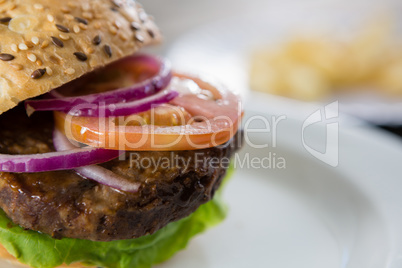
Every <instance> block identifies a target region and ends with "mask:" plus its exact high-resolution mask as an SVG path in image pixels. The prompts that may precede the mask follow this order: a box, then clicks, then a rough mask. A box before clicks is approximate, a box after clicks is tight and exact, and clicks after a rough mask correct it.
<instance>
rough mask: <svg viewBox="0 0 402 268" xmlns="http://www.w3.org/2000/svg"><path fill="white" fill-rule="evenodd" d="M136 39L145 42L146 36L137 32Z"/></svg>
mask: <svg viewBox="0 0 402 268" xmlns="http://www.w3.org/2000/svg"><path fill="white" fill-rule="evenodd" d="M135 40H137V41H138V42H140V43H144V37H143V36H142V35H139V34H136V35H135Z"/></svg>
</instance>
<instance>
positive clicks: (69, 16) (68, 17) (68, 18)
mask: <svg viewBox="0 0 402 268" xmlns="http://www.w3.org/2000/svg"><path fill="white" fill-rule="evenodd" d="M64 18H66V19H67V20H73V19H74V16H73V15H71V14H64Z"/></svg>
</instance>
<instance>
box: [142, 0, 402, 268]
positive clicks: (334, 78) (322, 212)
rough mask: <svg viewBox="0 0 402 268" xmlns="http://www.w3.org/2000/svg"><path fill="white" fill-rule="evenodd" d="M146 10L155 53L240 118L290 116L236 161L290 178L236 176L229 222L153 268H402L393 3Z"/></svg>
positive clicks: (240, 171) (303, 0)
mask: <svg viewBox="0 0 402 268" xmlns="http://www.w3.org/2000/svg"><path fill="white" fill-rule="evenodd" d="M142 4H143V5H144V7H145V9H146V11H147V12H148V13H149V14H151V15H153V16H154V17H155V21H156V22H157V24H158V25H159V26H160V28H161V30H162V32H163V34H164V42H163V43H162V44H161V45H159V46H157V47H154V48H152V49H150V51H151V52H153V53H157V54H161V55H164V56H166V57H167V58H169V60H170V61H172V63H173V66H174V68H175V69H176V70H183V71H185V72H194V73H202V74H209V75H212V76H213V77H216V78H218V80H220V81H222V82H223V83H224V84H226V85H227V86H229V87H230V88H231V89H233V90H235V91H237V92H238V93H240V94H241V95H242V96H243V98H244V100H245V110H246V116H245V119H247V118H250V117H253V116H264V118H266V119H268V121H270V120H271V119H274V118H278V117H280V116H285V117H286V120H284V121H283V122H281V124H280V127H279V129H277V132H276V133H272V132H270V133H268V134H264V133H255V137H254V136H253V138H255V140H270V147H269V148H267V149H259V150H256V149H255V148H252V147H250V146H248V145H247V144H246V145H245V147H244V149H243V150H242V151H241V152H240V153H239V155H240V158H241V159H243V158H244V156H246V155H248V154H250V156H251V157H257V158H259V159H263V158H264V157H267V156H268V155H270V156H271V154H273V158H274V159H273V161H274V160H275V157H276V159H279V158H283V159H285V160H286V168H285V169H282V170H281V169H276V168H275V167H270V168H266V169H257V168H252V167H240V168H237V172H236V174H235V176H234V178H233V180H232V181H231V183H229V185H228V189H227V192H226V193H227V194H226V199H227V200H228V203H229V204H230V208H231V209H230V213H229V216H228V219H227V221H226V222H225V223H224V224H223V225H222V226H219V227H218V228H216V229H214V230H211V231H210V232H208V233H207V234H205V235H203V236H201V237H199V238H198V239H196V241H195V242H193V243H192V244H191V245H190V247H189V248H188V249H187V250H186V251H185V252H183V253H181V254H179V255H178V256H177V257H176V258H174V259H173V260H172V261H170V262H168V263H166V264H164V265H162V266H161V267H175V268H176V267H188V266H191V267H203V268H205V267H219V268H222V267H231V268H232V267H248V266H253V267H281V268H282V267H292V268H293V267H298V268H302V267H305V268H313V267H317V268H318V267H319V268H322V267H325V268H330V267H334V268H335V267H338V268H339V267H350V268H352V267H353V268H363V267H364V268H369V267H370V268H371V267H372V268H379V267H380V268H382V267H384V268H402V227H401V226H402V194H401V191H402V178H401V174H402V165H401V164H400V161H401V159H402V140H401V136H400V135H402V16H401V14H402V1H400V0H281V1H280V0H247V1H246V0H230V1H228V0H203V1H199V0H169V1H166V0H144V1H143V2H142ZM328 104H332V105H331V107H332V108H335V110H336V111H334V110H331V109H327V108H328V107H329V106H327V105H328ZM316 111H321V114H320V113H319V114H316V113H315V112H316ZM312 115H317V118H318V120H317V122H318V121H320V122H319V124H315V125H314V127H311V128H309V130H307V131H306V132H304V127H305V126H306V121H307V119H308V118H310V117H311V116H312ZM324 115H326V118H327V119H328V116H329V115H332V116H333V117H334V118H332V119H334V120H332V121H329V123H328V122H324V121H325V120H324V119H325V116H324ZM321 119H322V120H321ZM270 122H271V121H270ZM260 123H261V122H260ZM330 124H332V126H336V127H337V130H336V131H337V134H339V136H338V135H336V139H332V140H329V136H328V133H329V132H330V131H332V130H330V128H328V126H329V125H330ZM338 127H339V128H338ZM338 132H339V133H338ZM332 133H333V132H332ZM274 135H276V136H275V139H277V140H276V145H273V144H272V140H273V139H274ZM306 144H307V145H306ZM306 147H310V148H314V149H316V150H317V151H320V152H321V153H322V154H323V155H324V154H325V153H327V152H328V151H330V150H331V149H334V148H336V157H337V158H338V159H337V160H339V162H337V163H336V165H333V166H331V165H328V163H324V162H323V161H320V159H317V157H314V156H312V155H311V154H310V153H309V152H310V151H309V152H308V151H307V150H306ZM242 157H243V158H242ZM321 160H322V159H321Z"/></svg>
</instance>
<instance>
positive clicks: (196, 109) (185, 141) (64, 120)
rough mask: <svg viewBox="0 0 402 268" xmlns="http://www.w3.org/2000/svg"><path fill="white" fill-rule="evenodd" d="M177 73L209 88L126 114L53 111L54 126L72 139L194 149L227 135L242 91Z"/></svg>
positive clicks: (132, 147)
mask: <svg viewBox="0 0 402 268" xmlns="http://www.w3.org/2000/svg"><path fill="white" fill-rule="evenodd" d="M175 77H178V78H179V79H181V80H190V81H193V82H195V84H196V85H198V87H199V88H200V90H201V91H204V92H207V93H209V94H181V95H180V96H178V97H177V98H175V99H173V100H172V101H171V102H170V104H169V105H165V106H162V107H157V108H154V109H151V110H150V111H149V112H146V113H142V114H135V115H131V116H128V117H108V118H97V117H78V116H73V115H70V114H65V113H62V112H54V117H55V123H56V127H57V128H58V129H59V130H60V131H62V132H63V133H64V134H65V135H66V136H67V137H68V138H69V139H72V140H75V141H77V142H80V143H84V144H87V145H90V146H93V147H102V148H106V149H113V150H127V151H177V150H195V149H204V148H210V147H215V146H218V145H221V144H223V143H225V142H227V141H229V140H230V139H231V138H232V137H233V136H234V135H235V134H236V132H237V129H238V126H239V123H240V120H241V117H242V113H243V111H242V104H241V101H240V99H239V97H238V96H237V95H235V94H234V93H232V92H231V91H229V90H228V89H226V88H224V87H222V86H219V87H218V86H213V85H212V84H211V83H209V82H206V81H205V80H203V79H201V78H198V77H193V76H190V75H184V74H175ZM165 120H166V121H165ZM164 121H165V123H164Z"/></svg>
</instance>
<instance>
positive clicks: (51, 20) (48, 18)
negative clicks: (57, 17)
mask: <svg viewBox="0 0 402 268" xmlns="http://www.w3.org/2000/svg"><path fill="white" fill-rule="evenodd" d="M47 20H48V21H50V22H53V21H54V17H53V16H52V15H50V14H47Z"/></svg>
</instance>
